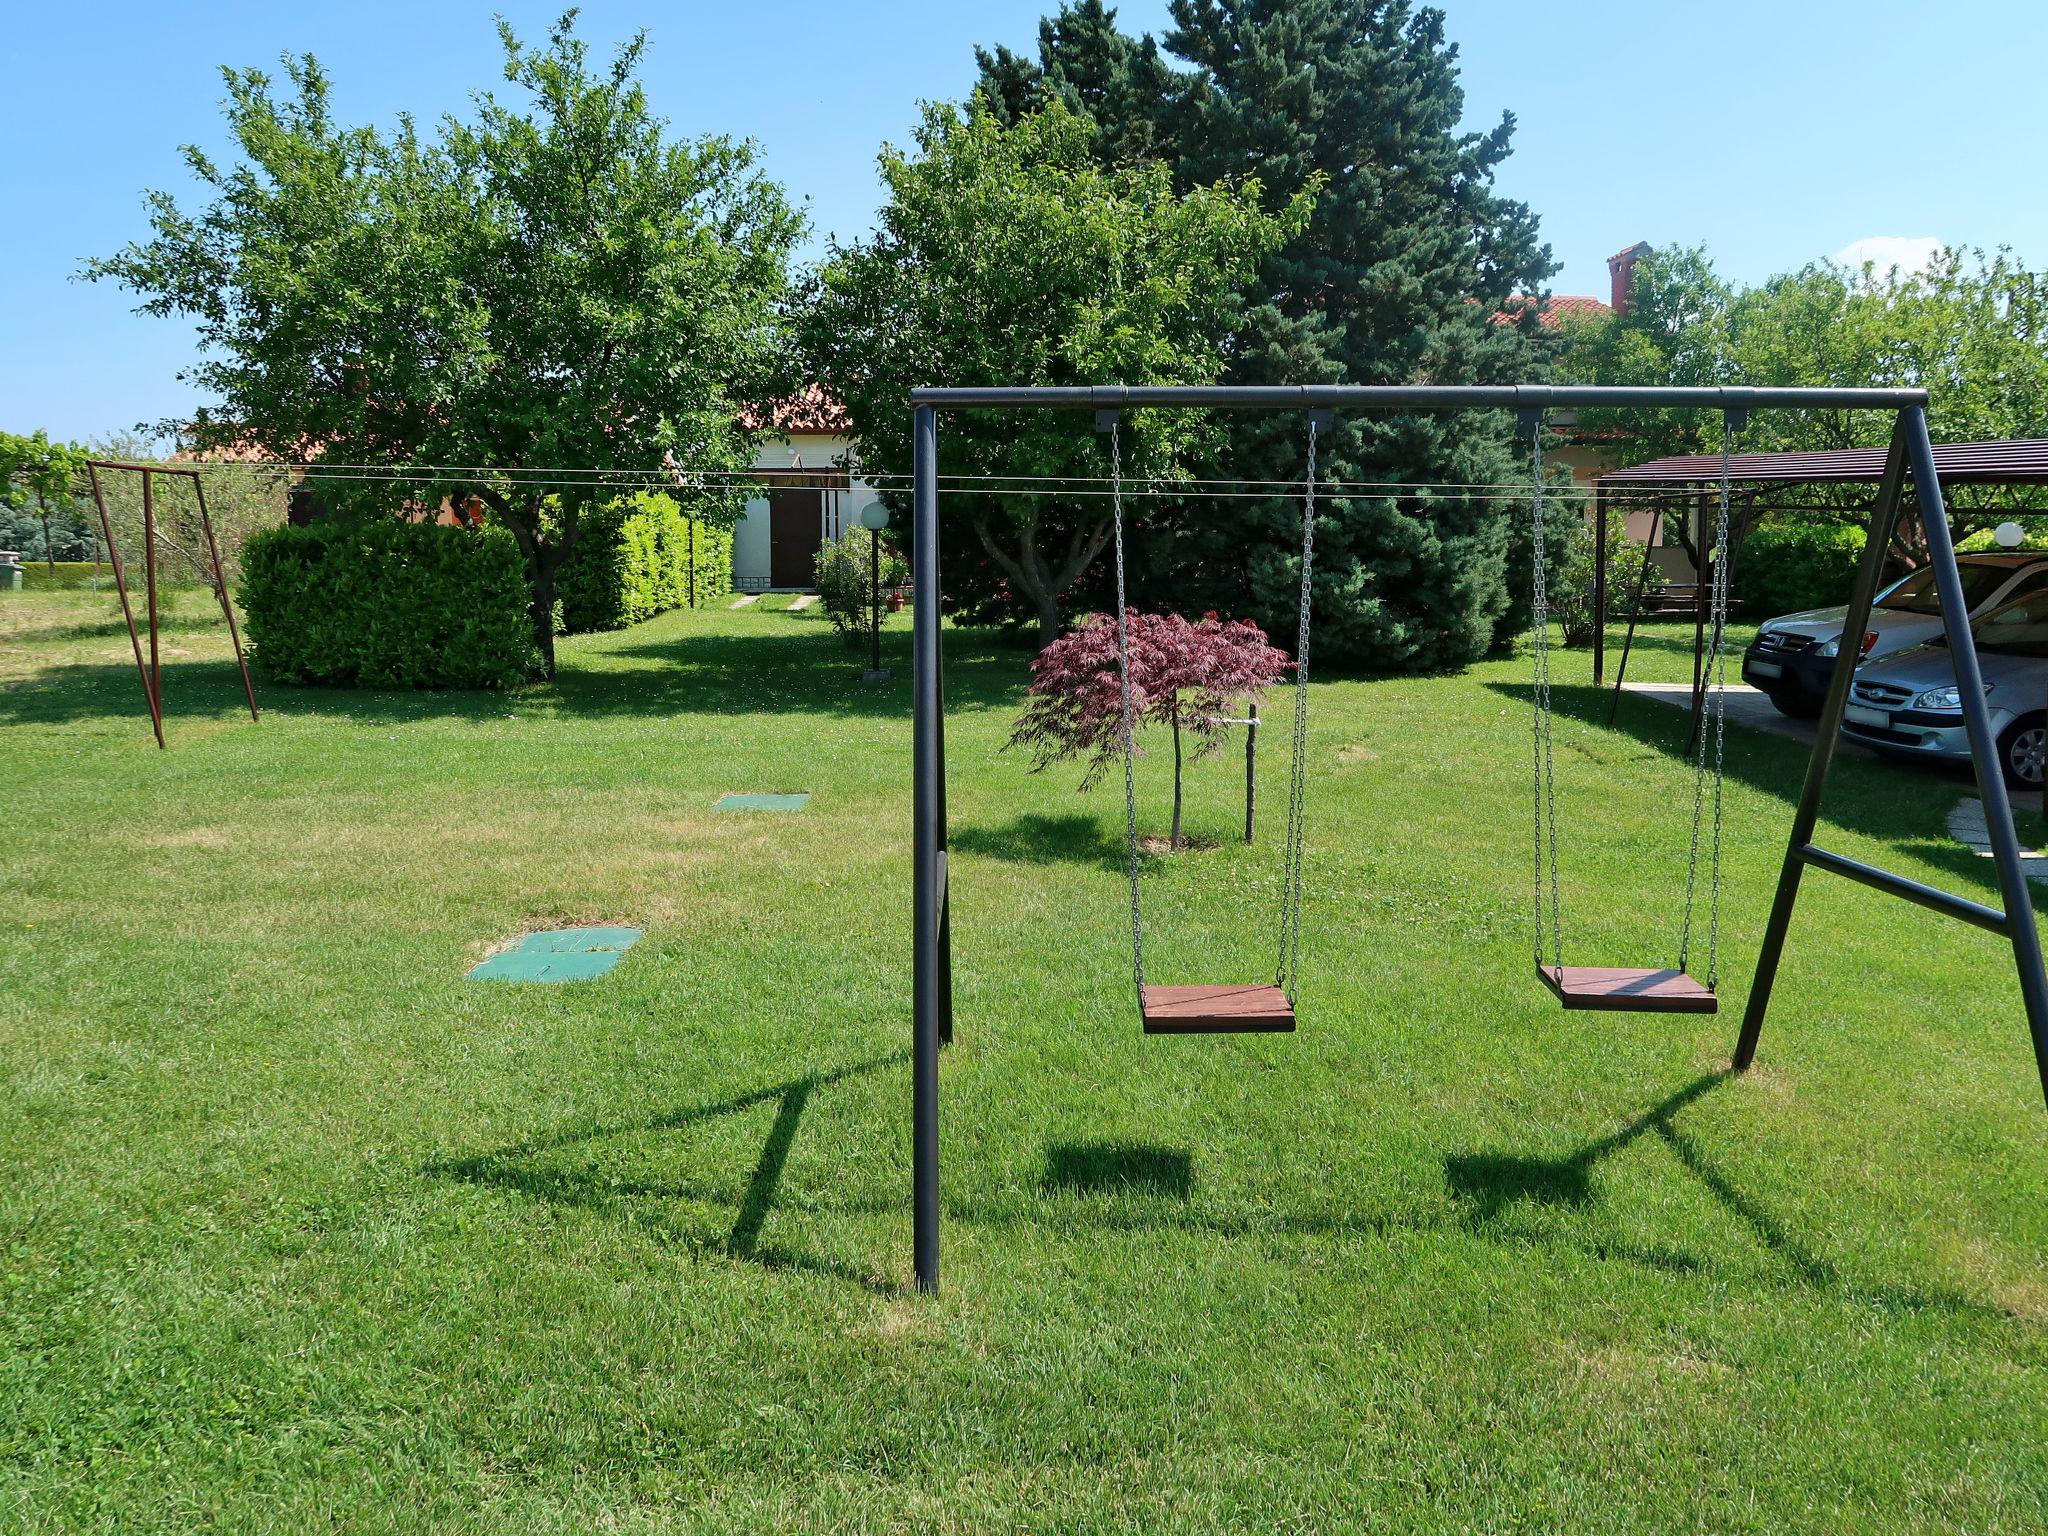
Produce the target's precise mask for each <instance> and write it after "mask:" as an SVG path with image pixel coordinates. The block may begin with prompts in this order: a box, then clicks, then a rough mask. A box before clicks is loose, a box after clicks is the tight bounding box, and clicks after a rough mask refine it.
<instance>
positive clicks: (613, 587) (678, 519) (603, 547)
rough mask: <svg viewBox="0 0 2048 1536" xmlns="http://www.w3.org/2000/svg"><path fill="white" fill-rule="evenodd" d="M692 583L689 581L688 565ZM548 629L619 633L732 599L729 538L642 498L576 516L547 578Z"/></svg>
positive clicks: (652, 494) (671, 505)
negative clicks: (564, 551)
mask: <svg viewBox="0 0 2048 1536" xmlns="http://www.w3.org/2000/svg"><path fill="white" fill-rule="evenodd" d="M693 561H694V565H695V579H694V581H693V579H692V563H693ZM555 590H556V593H557V596H558V602H559V604H560V608H559V615H558V619H557V623H556V628H557V629H558V630H561V631H563V632H565V633H568V634H583V633H586V632H588V631H591V630H599V629H624V628H625V627H626V626H627V625H629V624H638V623H639V622H640V621H641V620H643V619H651V618H653V617H654V615H656V614H657V613H665V612H667V611H668V610H669V609H671V608H683V607H687V606H689V605H690V603H691V602H692V601H693V600H694V602H695V603H696V604H697V605H698V606H699V607H702V606H703V605H704V604H705V603H707V602H710V601H712V600H714V599H716V598H719V597H723V596H725V595H726V594H727V593H729V592H731V591H732V531H731V530H730V529H728V528H720V527H716V526H713V525H712V524H710V523H707V522H704V521H702V520H699V519H693V518H689V517H686V516H684V515H683V511H682V508H681V507H680V506H678V505H677V503H676V500H675V498H674V497H672V496H670V495H668V494H667V493H665V492H661V491H642V492H640V493H638V494H637V495H633V496H629V497H624V498H622V499H620V500H618V501H614V502H612V503H610V504H608V505H606V506H602V507H598V508H595V509H593V510H590V511H587V512H585V513H584V514H583V522H582V528H581V532H580V534H579V536H578V539H577V542H576V546H575V548H574V549H573V550H572V551H571V552H570V554H569V556H568V557H567V558H566V559H565V560H563V562H562V564H561V566H560V567H559V568H558V570H557V572H556V576H555Z"/></svg>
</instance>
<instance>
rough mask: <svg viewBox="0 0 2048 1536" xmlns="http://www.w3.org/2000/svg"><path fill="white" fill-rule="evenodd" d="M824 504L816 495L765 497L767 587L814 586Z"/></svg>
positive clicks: (802, 492) (795, 492)
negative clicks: (766, 498) (766, 507)
mask: <svg viewBox="0 0 2048 1536" xmlns="http://www.w3.org/2000/svg"><path fill="white" fill-rule="evenodd" d="M823 518H824V504H823V503H822V502H821V501H820V500H819V497H818V493H817V492H816V491H805V490H784V491H770V492H769V493H768V585H769V586H771V587H814V586H816V585H817V584H818V545H819V544H820V543H821V542H822V540H823V532H822V529H823Z"/></svg>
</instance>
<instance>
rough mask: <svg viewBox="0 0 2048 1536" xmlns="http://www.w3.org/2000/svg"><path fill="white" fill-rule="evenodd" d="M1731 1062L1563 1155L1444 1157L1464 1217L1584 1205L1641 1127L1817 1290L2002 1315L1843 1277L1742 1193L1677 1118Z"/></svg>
mask: <svg viewBox="0 0 2048 1536" xmlns="http://www.w3.org/2000/svg"><path fill="white" fill-rule="evenodd" d="M1733 1076H1734V1073H1733V1071H1732V1070H1730V1069H1723V1070H1722V1071H1719V1072H1709V1073H1706V1074H1704V1075H1703V1076H1700V1077H1697V1078H1694V1079H1693V1081H1691V1082H1690V1083H1687V1084H1686V1085H1685V1086H1684V1087H1683V1088H1681V1089H1679V1090H1678V1091H1677V1092H1676V1093H1673V1094H1671V1095H1670V1096H1669V1097H1667V1098H1665V1099H1663V1100H1661V1101H1660V1102H1658V1103H1657V1104H1655V1105H1652V1106H1651V1107H1650V1108H1649V1109H1647V1110H1645V1111H1644V1112H1643V1113H1642V1114H1640V1115H1638V1116H1637V1117H1636V1118H1635V1119H1633V1120H1631V1121H1629V1122H1628V1124H1626V1125H1624V1126H1623V1127H1621V1129H1620V1130H1618V1131H1614V1132H1612V1133H1611V1134H1609V1135H1606V1136H1602V1137H1600V1138H1599V1139H1598V1140H1596V1141H1590V1142H1588V1143H1586V1145H1585V1146H1583V1147H1581V1148H1579V1149H1578V1151H1576V1152H1574V1153H1572V1154H1571V1155H1570V1156H1568V1157H1561V1158H1540V1157H1517V1156H1513V1155H1510V1154H1504V1153H1499V1152H1483V1153H1476V1154H1461V1155H1457V1156H1452V1157H1448V1158H1445V1159H1444V1179H1445V1182H1446V1183H1447V1184H1448V1185H1449V1186H1450V1190H1451V1194H1452V1196H1453V1197H1454V1198H1455V1199H1456V1200H1457V1201H1458V1202H1459V1203H1460V1204H1462V1205H1463V1206H1465V1208H1466V1212H1467V1215H1466V1222H1467V1225H1468V1226H1469V1227H1471V1228H1473V1229H1475V1230H1482V1231H1483V1230H1484V1229H1485V1228H1486V1227H1487V1226H1488V1225H1489V1224H1490V1223H1491V1222H1492V1221H1493V1220H1494V1218H1495V1217H1497V1216H1499V1215H1500V1214H1501V1213H1502V1212H1503V1211H1505V1210H1507V1209H1509V1208H1510V1207H1513V1206H1516V1205H1524V1204H1527V1205H1552V1206H1573V1207H1583V1206H1589V1205H1591V1204H1592V1203H1593V1201H1594V1199H1595V1194H1594V1189H1593V1179H1592V1174H1593V1170H1594V1168H1595V1167H1596V1166H1597V1165H1598V1164H1599V1163H1600V1162H1601V1161H1602V1160H1603V1159H1605V1158H1608V1157H1610V1156H1612V1155H1613V1154H1614V1153H1616V1152H1619V1151H1621V1150H1622V1149H1623V1148H1624V1147H1627V1146H1628V1145H1630V1144H1631V1143H1632V1142H1635V1141H1636V1140H1638V1139H1639V1138H1641V1137H1643V1136H1645V1135H1654V1136H1655V1137H1656V1138H1657V1139H1658V1140H1660V1141H1661V1142H1663V1144H1664V1145H1665V1146H1666V1147H1668V1148H1669V1149H1670V1150H1671V1153H1672V1155H1673V1156H1674V1157H1676V1158H1677V1159H1678V1162H1679V1164H1680V1166H1681V1167H1683V1168H1684V1169H1685V1170H1686V1172H1688V1173H1689V1174H1691V1175H1692V1176H1693V1178H1695V1179H1697V1180H1698V1181H1699V1183H1700V1184H1701V1186H1702V1187H1704V1188H1705V1189H1706V1191H1707V1193H1708V1194H1710V1195H1712V1196H1713V1197H1714V1199H1715V1200H1716V1201H1717V1202H1719V1204H1720V1205H1721V1208H1722V1209H1723V1210H1725V1211H1727V1212H1728V1213H1729V1214H1730V1215H1731V1216H1733V1217H1734V1218H1735V1219H1736V1220H1737V1221H1739V1222H1740V1223H1741V1224H1742V1225H1743V1226H1745V1227H1747V1228H1748V1229H1749V1231H1750V1233H1751V1234H1752V1235H1753V1236H1754V1237H1755V1238H1756V1239H1757V1241H1758V1242H1759V1243H1761V1244H1762V1245H1763V1247H1764V1248H1765V1249H1766V1250H1768V1251H1769V1252H1770V1253H1772V1254H1774V1255H1775V1256H1776V1257H1777V1258H1778V1260H1779V1261H1780V1262H1781V1263H1782V1264H1783V1265H1784V1268H1785V1270H1786V1271H1787V1272H1788V1273H1789V1274H1790V1275H1791V1277H1792V1278H1793V1279H1794V1280H1796V1281H1797V1282H1798V1283H1799V1284H1801V1285H1803V1286H1806V1287H1807V1288H1809V1289H1811V1290H1815V1291H1833V1292H1839V1293H1843V1294H1847V1295H1851V1296H1855V1297H1859V1298H1861V1299H1863V1300H1866V1301H1869V1302H1871V1303H1873V1304H1875V1305H1879V1306H1883V1307H1887V1308H1891V1309H1895V1310H1908V1311H1924V1310H1929V1309H1935V1310H1941V1311H1948V1312H1962V1313H1977V1314H1983V1315H1986V1316H2002V1315H2003V1314H2001V1313H2000V1312H1998V1310H1997V1309H1996V1308H1993V1307H1987V1306H1984V1305H1983V1304H1982V1303H1979V1302H1974V1301H1971V1300H1970V1299H1969V1298H1968V1297H1966V1296H1964V1295H1962V1294H1961V1293H1960V1292H1956V1291H1952V1290H1941V1291H1934V1292H1927V1291H1921V1290H1918V1289H1915V1288H1912V1287H1908V1286H1896V1285H1880V1286H1874V1287H1872V1286H1862V1285H1858V1284H1855V1283H1853V1282H1851V1281H1849V1280H1848V1279H1846V1278H1845V1277H1844V1276H1843V1275H1842V1273H1841V1271H1840V1270H1839V1269H1838V1268H1837V1267H1836V1266H1835V1265H1834V1264H1833V1263H1832V1262H1830V1261H1829V1260H1828V1259H1826V1258H1823V1257H1822V1256H1820V1255H1819V1254H1816V1253H1815V1252H1813V1250H1812V1249H1810V1248H1808V1247H1807V1246H1806V1244H1805V1243H1804V1242H1802V1241H1801V1240H1800V1238H1799V1237H1798V1235H1797V1234H1796V1233H1794V1232H1793V1231H1792V1229H1791V1228H1790V1227H1788V1226H1786V1225H1785V1223H1784V1222H1782V1221H1780V1220H1779V1219H1778V1218H1777V1217H1776V1216H1774V1215H1773V1214H1772V1213H1771V1212H1770V1211H1769V1210H1768V1209H1766V1208H1765V1207H1764V1205H1763V1204H1762V1203H1761V1202H1759V1201H1757V1200H1756V1199H1754V1198H1753V1197H1751V1196H1750V1195H1748V1194H1746V1193H1745V1192H1744V1191H1743V1190H1742V1189H1741V1188H1740V1186H1738V1185H1737V1184H1736V1183H1735V1181H1734V1180H1733V1179H1732V1178H1730V1177H1729V1176H1728V1175H1727V1174H1726V1173H1724V1172H1723V1171H1722V1170H1721V1168H1720V1167H1719V1166H1718V1165H1717V1164H1716V1163H1715V1162H1714V1161H1713V1159H1712V1158H1711V1157H1709V1156H1708V1154H1707V1152H1706V1151H1705V1149H1704V1148H1702V1147H1701V1146H1700V1145H1699V1143H1698V1142H1697V1141H1695V1140H1694V1139H1693V1138H1692V1137H1691V1136H1689V1135H1687V1134H1686V1132H1685V1131H1684V1130H1683V1129H1682V1128H1681V1127H1680V1126H1679V1124H1678V1117H1679V1115H1680V1114H1681V1113H1682V1112H1683V1111H1684V1110H1685V1109H1686V1108H1687V1107H1688V1106H1690V1105H1692V1104H1693V1103H1695V1102H1697V1101H1698V1100H1699V1099H1701V1098H1702V1097H1704V1096H1705V1095H1706V1094H1708V1093H1710V1092H1712V1091H1713V1090H1714V1089H1716V1088H1718V1087H1720V1086H1721V1085H1722V1084H1723V1083H1725V1082H1727V1081H1728V1080H1729V1079H1730V1078H1731V1077H1733ZM1587 1246H1589V1247H1591V1249H1592V1251H1594V1252H1596V1253H1600V1254H1602V1255H1603V1256H1615V1257H1622V1258H1626V1259H1629V1260H1630V1261H1632V1262H1637V1263H1646V1264H1649V1265H1650V1266H1651V1267H1653V1268H1660V1269H1670V1270H1674V1271H1679V1272H1686V1273H1690V1272H1694V1271H1699V1270H1704V1269H1706V1268H1708V1267H1709V1266H1708V1265H1707V1264H1706V1262H1705V1261H1703V1260H1701V1259H1699V1258H1697V1257H1695V1256H1693V1255H1691V1254H1684V1253H1666V1252H1661V1251H1660V1252H1657V1253H1645V1252H1644V1251H1642V1250H1639V1249H1636V1248H1633V1247H1629V1246H1627V1245H1614V1244H1605V1243H1601V1244H1591V1245H1587Z"/></svg>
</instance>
